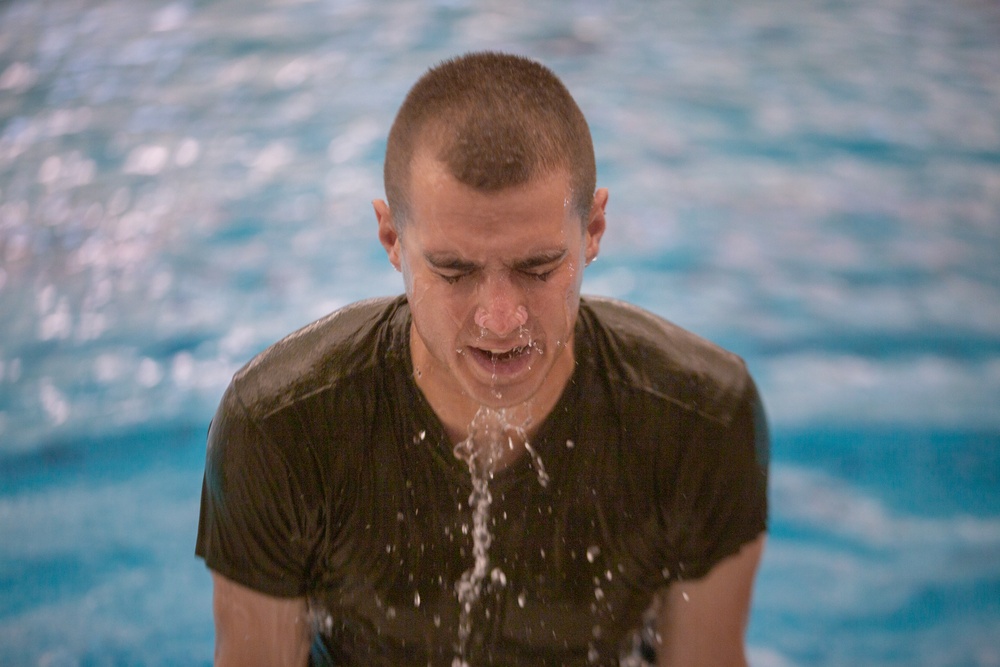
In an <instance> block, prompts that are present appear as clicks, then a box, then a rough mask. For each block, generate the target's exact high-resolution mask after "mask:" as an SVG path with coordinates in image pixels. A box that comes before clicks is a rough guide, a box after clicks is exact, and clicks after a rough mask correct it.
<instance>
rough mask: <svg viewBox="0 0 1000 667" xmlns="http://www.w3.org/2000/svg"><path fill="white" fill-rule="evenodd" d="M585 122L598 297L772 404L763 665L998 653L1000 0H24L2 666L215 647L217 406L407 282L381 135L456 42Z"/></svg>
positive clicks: (994, 661)
mask: <svg viewBox="0 0 1000 667" xmlns="http://www.w3.org/2000/svg"><path fill="white" fill-rule="evenodd" d="M482 48H495V49H505V50H511V51H515V52H518V53H523V54H526V55H529V56H532V57H536V58H539V59H541V60H543V61H544V62H546V63H547V64H548V65H550V66H551V67H552V68H553V69H555V70H556V71H557V73H559V74H560V75H561V76H562V77H563V78H564V80H565V81H566V83H567V84H568V86H569V87H570V89H571V90H572V91H573V92H574V94H575V95H576V97H577V99H578V101H579V102H580V105H581V106H582V107H583V109H584V112H585V113H586V115H587V116H588V118H589V120H590V122H591V125H592V129H593V132H594V136H595V141H596V149H597V153H598V160H599V164H598V169H599V181H600V183H601V184H602V185H605V186H607V187H609V188H610V190H611V203H610V206H609V231H608V234H607V236H606V237H605V239H606V240H605V244H604V249H603V253H602V255H601V258H600V260H599V261H598V262H597V263H596V264H594V265H593V266H592V267H591V269H590V270H589V273H588V276H587V278H586V281H585V290H586V291H589V292H595V293H602V294H609V295H613V296H617V297H621V298H625V299H629V300H632V301H635V302H637V303H639V304H640V305H642V306H645V307H647V308H650V309H652V310H654V311H656V312H658V313H660V314H662V315H664V316H666V317H668V318H670V319H672V320H674V321H676V322H678V323H679V324H682V325H684V326H687V327H688V328H691V329H693V330H694V331H696V332H698V333H700V334H702V335H704V336H707V337H709V338H711V339H713V340H716V341H718V342H720V343H722V344H724V345H727V346H729V347H730V348H731V349H733V350H734V351H736V352H738V353H739V354H741V355H743V356H744V357H745V358H746V359H747V361H748V363H749V364H750V366H751V369H752V370H753V372H754V373H755V374H756V376H757V378H758V380H759V384H760V385H761V388H762V390H763V394H764V396H765V400H766V403H767V406H768V409H769V412H770V415H771V419H772V430H773V435H774V449H773V475H772V480H773V481H772V489H771V496H772V504H773V518H772V531H771V533H772V537H771V539H770V542H769V548H768V551H767V554H766V557H765V560H764V564H763V568H762V571H761V575H760V578H759V582H758V587H757V593H756V599H755V602H754V608H753V617H752V623H751V628H750V633H749V645H750V651H751V659H752V662H753V664H754V665H755V666H756V667H784V666H787V665H852V666H853V665H875V666H888V665H1000V648H998V646H1000V644H998V643H997V638H998V637H1000V261H998V258H1000V6H998V5H997V4H996V3H994V2H990V1H988V0H959V1H957V2H947V3H944V2H938V1H937V0H817V1H816V2H809V3H801V2H794V1H793V0H754V1H753V2H747V3H727V2H721V1H717V0H704V1H703V0H669V1H664V2H638V1H636V2H624V1H622V2H597V1H596V0H595V1H591V2H587V1H582V0H581V1H577V2H570V1H566V2H558V1H556V0H530V1H529V0H504V1H503V2H495V1H486V2H469V1H466V0H438V1H437V2H416V1H410V0H392V1H385V2H378V3H376V2H364V1H362V0H271V1H267V0H239V1H237V0H191V1H184V0H181V1H180V2H174V3H169V4H168V3H164V2H152V1H146V0H107V1H98V0H93V1H84V0H6V1H5V2H0V665H50V666H52V665H119V664H121V665H124V664H147V665H157V664H159V665H168V664H185V665H193V664H208V663H209V662H210V658H211V651H212V621H211V592H210V581H209V576H208V574H207V572H206V571H205V569H204V567H203V565H202V563H201V562H200V561H198V560H196V559H195V558H194V556H193V546H194V533H195V527H196V522H197V512H198V493H199V490H200V484H201V470H202V463H203V455H204V435H205V431H206V428H207V424H208V420H209V419H210V417H211V414H212V412H213V411H214V408H215V405H216V403H217V401H218V399H219V397H220V395H221V392H222V390H223V389H224V387H225V384H226V383H227V381H228V379H229V377H230V375H231V374H232V373H233V372H234V371H235V370H236V369H237V368H238V367H239V366H240V365H242V364H243V363H244V362H245V361H246V360H248V359H249V358H250V357H251V356H252V355H253V354H254V353H255V352H257V351H259V350H260V349H262V348H263V347H265V346H266V345H267V344H268V343H270V342H271V341H273V340H275V339H277V338H278V337H280V336H281V335H283V334H284V333H286V332H288V331H290V330H292V329H294V328H297V327H299V326H301V325H303V324H305V323H307V322H309V321H311V320H312V319H314V318H316V317H318V316H320V315H322V314H324V313H325V312H327V311H329V310H331V309H333V308H335V307H337V306H340V305H342V304H346V303H348V302H350V301H352V300H355V299H358V298H361V297H366V296H372V295H377V294H392V293H396V292H398V291H399V290H400V289H401V285H400V284H399V279H398V275H397V274H395V272H393V271H391V269H390V267H389V265H388V263H387V262H386V261H385V259H384V255H383V253H382V250H381V249H380V247H379V246H378V244H377V242H376V239H375V233H374V232H375V225H374V216H373V215H372V213H371V209H370V200H371V199H373V198H375V197H381V196H382V189H381V159H382V152H383V150H384V145H385V144H384V137H385V134H386V133H387V131H388V127H389V124H390V122H391V119H392V117H393V115H394V113H395V111H396V108H397V107H398V104H399V103H400V102H401V99H402V97H403V95H404V94H405V91H406V90H407V89H408V87H409V85H410V84H411V83H412V82H413V81H414V80H415V79H416V78H417V77H418V76H419V75H420V74H421V73H422V72H423V71H424V70H425V69H426V68H427V67H429V66H430V65H433V64H434V63H436V62H438V61H440V60H442V59H444V58H446V57H449V56H452V55H455V54H457V53H460V52H463V51H466V50H471V49H482Z"/></svg>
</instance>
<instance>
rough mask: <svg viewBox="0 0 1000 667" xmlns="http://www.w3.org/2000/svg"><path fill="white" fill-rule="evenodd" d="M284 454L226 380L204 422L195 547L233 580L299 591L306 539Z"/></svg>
mask: <svg viewBox="0 0 1000 667" xmlns="http://www.w3.org/2000/svg"><path fill="white" fill-rule="evenodd" d="M285 454H286V453H285V452H284V451H283V450H282V448H281V447H280V446H279V444H278V443H276V442H275V441H274V439H273V438H271V437H269V435H268V434H267V433H266V432H265V431H264V430H263V429H262V428H261V427H260V425H259V424H257V423H256V422H255V421H254V420H253V419H252V418H251V416H250V415H249V414H248V412H247V409H246V407H245V406H244V405H243V403H242V402H241V401H240V399H239V396H238V394H237V392H236V390H235V387H234V386H233V385H231V386H230V388H229V389H228V390H227V391H226V394H225V396H224V397H223V399H222V402H221V404H220V405H219V409H218V411H217V412H216V414H215V417H214V419H213V420H212V424H211V427H210V428H209V435H208V449H207V455H206V462H205V476H204V481H203V484H202V496H201V515H200V519H199V524H198V537H197V544H196V547H195V553H196V554H197V555H198V556H200V557H201V558H203V559H204V560H205V563H206V565H207V566H208V567H209V568H210V569H212V570H214V571H215V572H218V573H219V574H221V575H223V576H225V577H227V578H228V579H231V580H233V581H236V582H237V583H240V584H242V585H244V586H247V587H249V588H252V589H254V590H257V591H260V592H262V593H265V594H268V595H273V596H276V597H297V596H301V595H304V594H305V593H306V589H307V576H308V575H307V563H308V558H309V552H308V547H307V544H308V540H307V539H305V532H306V529H305V525H304V523H305V522H304V521H303V517H304V514H305V512H304V508H303V507H302V503H303V501H304V494H303V493H302V492H301V490H300V484H299V482H298V480H297V479H296V476H295V471H294V470H293V468H292V467H291V466H289V464H288V461H287V459H286V455H285Z"/></svg>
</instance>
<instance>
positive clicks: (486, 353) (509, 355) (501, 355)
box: [476, 345, 528, 364]
mask: <svg viewBox="0 0 1000 667" xmlns="http://www.w3.org/2000/svg"><path fill="white" fill-rule="evenodd" d="M476 351H477V352H478V353H479V354H480V355H482V356H483V357H485V358H486V359H487V360H488V361H491V362H493V363H495V364H502V363H504V362H505V361H511V360H513V359H517V358H518V357H520V356H521V355H523V354H525V353H527V352H528V346H527V345H521V346H519V347H514V348H511V349H509V350H507V351H506V352H493V351H491V350H484V349H482V348H476Z"/></svg>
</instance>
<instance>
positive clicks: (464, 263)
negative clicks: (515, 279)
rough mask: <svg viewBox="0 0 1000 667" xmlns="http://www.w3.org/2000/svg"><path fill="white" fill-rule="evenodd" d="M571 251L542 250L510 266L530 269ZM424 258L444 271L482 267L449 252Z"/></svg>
mask: <svg viewBox="0 0 1000 667" xmlns="http://www.w3.org/2000/svg"><path fill="white" fill-rule="evenodd" d="M568 252H569V251H568V250H567V249H566V248H555V249H553V250H548V251H544V252H540V253H538V254H537V255H530V256H528V257H525V258H524V259H519V260H517V261H515V262H513V263H511V265H510V268H512V269H514V270H515V271H530V270H531V269H537V268H538V267H540V266H545V265H547V264H552V263H554V262H558V261H560V260H562V259H563V258H564V257H565V256H566V254H567V253H568ZM424 259H425V260H426V261H427V263H428V264H430V265H431V266H433V267H434V268H435V269H440V270H444V271H475V270H476V269H479V268H480V265H479V264H476V263H475V262H471V261H469V260H465V259H461V258H460V257H457V256H455V255H453V254H451V253H449V252H427V253H424Z"/></svg>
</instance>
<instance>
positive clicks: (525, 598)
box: [517, 591, 528, 609]
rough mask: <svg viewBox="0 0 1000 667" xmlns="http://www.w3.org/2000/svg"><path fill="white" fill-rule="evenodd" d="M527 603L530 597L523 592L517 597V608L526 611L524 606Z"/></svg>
mask: <svg viewBox="0 0 1000 667" xmlns="http://www.w3.org/2000/svg"><path fill="white" fill-rule="evenodd" d="M527 601H528V596H527V595H526V594H525V593H524V591H521V592H520V593H519V594H518V596H517V606H518V607H520V608H521V609H524V604H525V602H527Z"/></svg>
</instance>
